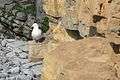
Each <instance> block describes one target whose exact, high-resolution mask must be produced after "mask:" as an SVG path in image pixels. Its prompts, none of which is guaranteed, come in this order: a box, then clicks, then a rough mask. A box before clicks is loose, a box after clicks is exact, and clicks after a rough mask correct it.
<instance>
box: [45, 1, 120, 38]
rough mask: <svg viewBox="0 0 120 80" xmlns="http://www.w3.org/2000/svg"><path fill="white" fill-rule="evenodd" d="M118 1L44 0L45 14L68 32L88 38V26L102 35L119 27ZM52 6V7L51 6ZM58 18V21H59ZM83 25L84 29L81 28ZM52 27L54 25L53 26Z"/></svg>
mask: <svg viewBox="0 0 120 80" xmlns="http://www.w3.org/2000/svg"><path fill="white" fill-rule="evenodd" d="M119 2H120V0H44V4H43V8H44V10H45V12H46V13H47V14H48V15H49V16H52V17H53V18H55V19H57V20H58V23H59V22H61V26H62V27H64V28H66V29H70V30H79V32H80V34H81V36H82V37H85V36H88V35H89V34H90V33H89V30H90V29H89V28H90V26H94V27H96V28H97V30H98V32H100V33H103V32H104V31H106V30H108V29H109V28H110V27H115V26H120V25H119V21H120V19H119V8H120V6H119ZM51 5H52V6H51ZM59 18H60V20H59ZM82 24H84V28H81V26H82ZM53 25H54V24H53Z"/></svg>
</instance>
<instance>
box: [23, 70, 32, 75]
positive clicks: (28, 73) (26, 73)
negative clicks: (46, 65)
mask: <svg viewBox="0 0 120 80" xmlns="http://www.w3.org/2000/svg"><path fill="white" fill-rule="evenodd" d="M22 72H23V73H24V74H25V75H31V76H32V75H33V72H32V70H30V69H22Z"/></svg>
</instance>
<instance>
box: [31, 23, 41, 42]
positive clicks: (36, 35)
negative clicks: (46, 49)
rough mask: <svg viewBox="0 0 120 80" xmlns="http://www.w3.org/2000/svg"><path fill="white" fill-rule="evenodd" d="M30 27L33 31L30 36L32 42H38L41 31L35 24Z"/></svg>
mask: <svg viewBox="0 0 120 80" xmlns="http://www.w3.org/2000/svg"><path fill="white" fill-rule="evenodd" d="M32 27H33V30H32V34H31V36H32V38H33V40H35V41H36V42H38V41H39V40H40V39H41V38H42V30H41V29H39V25H38V24H37V23H34V24H33V25H32Z"/></svg>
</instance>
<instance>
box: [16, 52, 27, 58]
mask: <svg viewBox="0 0 120 80" xmlns="http://www.w3.org/2000/svg"><path fill="white" fill-rule="evenodd" d="M18 57H19V58H21V59H27V57H28V54H27V53H25V52H21V53H19V56H18Z"/></svg>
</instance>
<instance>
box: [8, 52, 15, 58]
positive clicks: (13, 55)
mask: <svg viewBox="0 0 120 80" xmlns="http://www.w3.org/2000/svg"><path fill="white" fill-rule="evenodd" d="M15 56H16V55H15V53H14V52H9V53H7V54H6V57H8V58H11V57H15Z"/></svg>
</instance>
